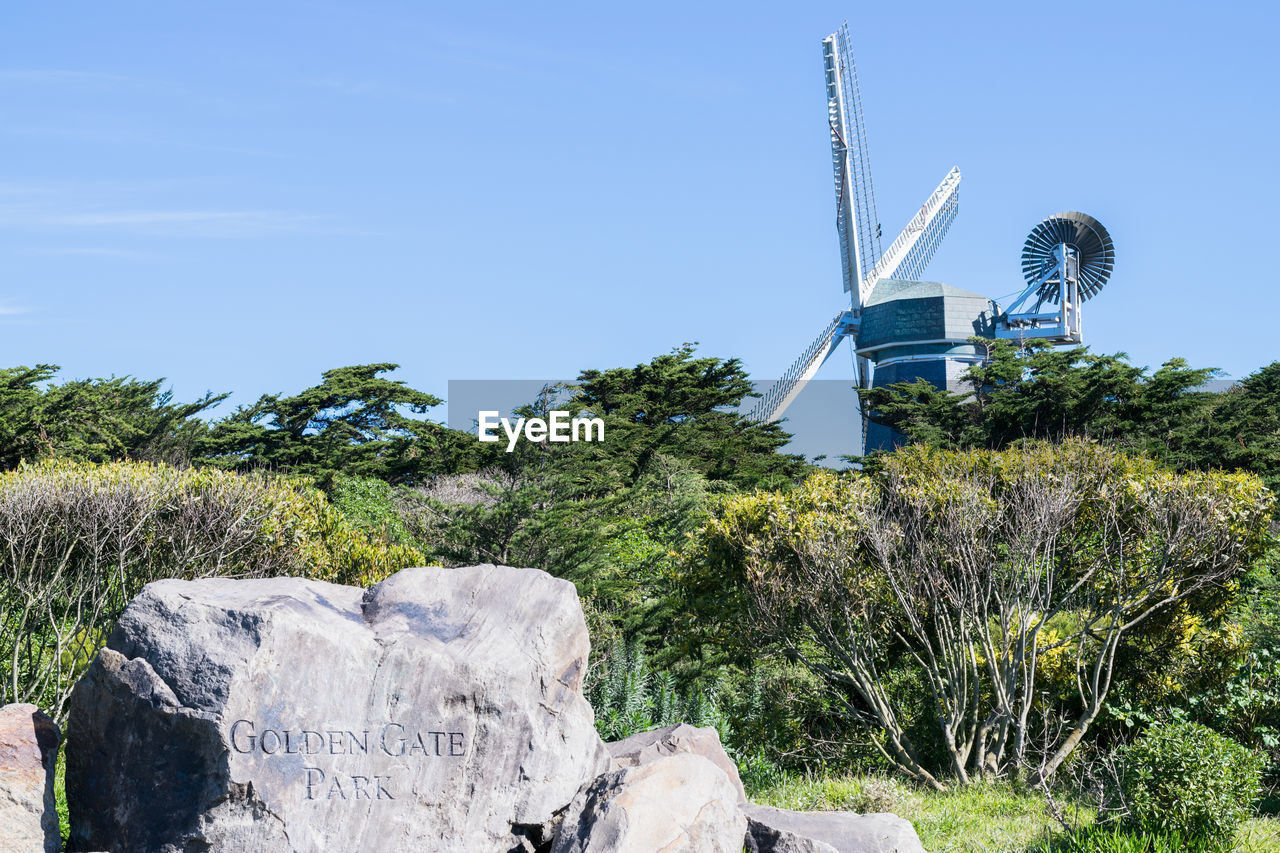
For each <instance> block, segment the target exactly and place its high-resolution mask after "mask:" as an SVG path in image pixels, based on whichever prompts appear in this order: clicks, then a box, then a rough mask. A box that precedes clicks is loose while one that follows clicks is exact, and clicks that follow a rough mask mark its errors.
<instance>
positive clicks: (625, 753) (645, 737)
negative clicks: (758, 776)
mask: <svg viewBox="0 0 1280 853" xmlns="http://www.w3.org/2000/svg"><path fill="white" fill-rule="evenodd" d="M605 746H606V747H607V748H608V750H609V758H610V769H612V770H620V769H622V768H623V767H637V766H639V765H642V764H650V763H652V762H654V761H657V760H658V759H659V758H662V757H663V756H666V755H676V754H677V753H682V752H687V753H692V754H693V755H701V756H702V757H703V758H705V759H707V760H709V761H710V762H711V763H712V764H714V765H715V766H716V767H719V768H720V769H721V770H723V771H724V774H725V775H726V776H728V777H729V782H730V783H732V785H733V787H734V790H735V791H737V793H738V803H739V805H744V806H745V805H746V804H747V792H746V791H745V790H743V787H742V779H741V777H739V776H738V765H736V764H734V763H733V760H732V759H731V758H729V756H728V754H726V753H725V751H724V747H723V746H721V745H720V735H718V734H716V730H715V729H713V728H711V727H710V726H706V727H703V728H699V727H698V726H691V725H689V724H688V723H677V724H676V725H674V726H667V727H666V728H663V729H652V730H650V731H647V732H640V733H639V734H634V735H632V736H631V737H629V738H626V739H625V740H619V741H614V742H613V743H607V744H605Z"/></svg>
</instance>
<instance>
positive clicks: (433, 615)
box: [67, 566, 608, 853]
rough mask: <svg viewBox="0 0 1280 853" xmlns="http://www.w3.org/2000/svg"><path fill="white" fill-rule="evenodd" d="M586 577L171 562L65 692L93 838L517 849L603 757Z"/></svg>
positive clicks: (76, 786)
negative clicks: (204, 566)
mask: <svg viewBox="0 0 1280 853" xmlns="http://www.w3.org/2000/svg"><path fill="white" fill-rule="evenodd" d="M587 652H588V639H587V630H586V625H585V623H584V621H583V617H582V610H581V608H580V606H579V604H578V599H577V596H576V594H575V592H574V589H573V586H572V585H571V584H569V583H567V582H565V581H561V580H557V579H555V578H552V577H551V576H550V575H547V574H545V573H543V572H539V571H535V570H532V569H512V568H506V567H501V566H497V567H495V566H477V567H474V568H467V569H440V568H419V569H406V570H404V571H402V572H400V573H398V574H396V575H394V576H393V577H391V578H389V579H387V580H386V581H384V582H382V583H380V584H378V585H377V586H374V587H373V588H371V589H370V590H368V591H367V592H365V591H364V590H360V589H357V588H354V587H345V586H337V585H334V584H328V583H320V582H316V581H307V580H301V579H297V578H276V579H270V580H227V579H208V580H200V581H194V582H191V581H177V580H167V581H160V582H158V583H153V584H150V585H149V586H147V587H146V589H144V590H143V592H142V594H141V595H139V596H138V598H136V599H135V600H134V601H133V602H132V603H131V604H130V605H129V607H128V608H127V609H126V610H125V613H124V615H123V617H122V618H121V619H120V622H119V625H118V627H117V628H116V630H115V631H114V632H113V633H112V635H111V637H110V639H109V641H108V643H107V647H106V648H105V649H103V650H102V652H101V653H100V654H99V656H98V657H97V659H96V660H95V661H94V663H93V664H92V665H91V666H90V668H89V671H88V673H87V674H86V675H85V677H84V678H83V679H82V680H81V682H80V683H79V684H78V685H77V686H76V689H75V692H74V694H73V696H72V700H71V726H70V730H71V734H70V738H71V739H70V742H69V743H68V756H67V794H68V800H69V805H70V809H71V822H72V830H71V832H72V841H73V844H74V845H75V846H76V848H77V849H80V850H86V849H88V850H109V851H113V853H119V851H146V853H157V851H162V852H163V853H177V851H191V850H208V851H219V850H221V851H249V850H271V851H273V853H275V851H297V853H301V851H332V850H360V851H393V850H394V851H402V850H410V849H412V850H417V851H435V850H439V851H445V850H447V851H459V850H467V851H487V850H492V851H507V850H510V849H512V848H515V847H519V846H520V845H521V844H522V843H525V842H523V841H522V840H521V839H522V838H527V837H529V836H531V835H532V836H535V837H536V836H537V835H538V834H539V832H540V831H541V829H540V828H541V827H542V826H543V825H545V824H548V823H549V822H550V821H552V820H553V818H554V817H555V816H556V814H557V812H559V811H561V810H563V808H564V807H565V806H566V805H567V804H568V803H569V802H570V800H572V799H573V797H574V795H575V792H577V791H578V790H579V788H580V787H581V786H582V785H584V784H585V783H587V782H589V781H590V780H591V779H593V778H594V777H595V776H596V775H597V774H598V773H600V772H602V771H603V770H604V769H606V768H607V765H608V755H607V753H606V752H605V749H604V745H603V744H602V743H601V741H600V738H599V737H598V736H597V735H596V732H595V729H594V726H593V723H592V712H591V708H590V706H589V705H588V704H587V702H586V700H585V699H584V698H583V696H582V690H581V687H582V677H583V671H584V668H585V666H586V661H587Z"/></svg>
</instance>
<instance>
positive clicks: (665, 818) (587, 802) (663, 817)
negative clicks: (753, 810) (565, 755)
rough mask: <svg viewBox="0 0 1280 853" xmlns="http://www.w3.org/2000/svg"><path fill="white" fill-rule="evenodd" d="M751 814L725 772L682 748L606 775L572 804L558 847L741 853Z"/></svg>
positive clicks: (588, 852)
mask: <svg viewBox="0 0 1280 853" xmlns="http://www.w3.org/2000/svg"><path fill="white" fill-rule="evenodd" d="M746 829H747V819H746V817H745V816H744V815H743V813H742V809H741V808H740V807H739V805H738V794H737V791H736V790H734V787H733V784H732V783H731V782H730V781H729V777H728V776H726V775H725V773H724V771H723V770H721V769H720V768H718V767H717V766H716V765H715V764H713V763H712V762H711V761H709V760H708V759H706V758H703V757H702V756H700V755H694V754H692V753H679V754H675V755H667V756H663V757H661V758H658V759H655V760H653V761H650V762H648V763H645V764H639V765H634V766H630V767H623V768H622V769H620V770H613V771H610V772H608V773H605V774H603V775H601V776H600V777H599V778H597V779H596V780H595V781H594V782H592V783H591V784H590V785H589V786H587V787H586V788H584V789H583V790H582V791H581V792H579V794H578V796H577V797H575V798H574V801H573V805H571V806H570V807H569V811H568V813H567V814H566V817H565V820H564V823H563V824H562V825H561V827H560V832H559V834H558V835H557V836H556V841H555V847H554V848H553V849H554V853H741V850H742V843H743V838H744V837H745V833H746Z"/></svg>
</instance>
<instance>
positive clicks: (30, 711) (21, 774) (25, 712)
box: [0, 704, 62, 853]
mask: <svg viewBox="0 0 1280 853" xmlns="http://www.w3.org/2000/svg"><path fill="white" fill-rule="evenodd" d="M58 737H59V735H58V727H57V726H56V725H54V722H53V720H51V719H49V718H48V717H47V716H45V715H44V714H43V713H42V712H41V711H40V709H39V708H37V707H36V706H35V705H25V704H19V705H5V706H4V707H3V708H0V850H3V851H5V853H56V851H58V850H61V849H62V838H61V836H60V835H59V834H58V811H57V808H56V806H55V804H54V799H53V775H54V769H55V765H56V764H57V761H58Z"/></svg>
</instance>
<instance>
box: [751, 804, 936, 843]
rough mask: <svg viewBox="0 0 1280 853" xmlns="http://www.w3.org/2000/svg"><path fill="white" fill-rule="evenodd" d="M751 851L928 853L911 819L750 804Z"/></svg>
mask: <svg viewBox="0 0 1280 853" xmlns="http://www.w3.org/2000/svg"><path fill="white" fill-rule="evenodd" d="M746 812H747V820H748V822H749V825H750V834H749V835H748V836H747V849H748V850H749V851H751V853H832V851H835V853H924V847H922V846H921V845H920V837H919V836H918V835H916V830H915V827H913V826H912V825H911V823H910V821H907V820H904V819H902V818H900V817H898V816H897V815H892V814H855V813H854V812H792V811H787V810H786V809H775V808H773V807H771V806H756V805H751V806H747V810H746Z"/></svg>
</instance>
